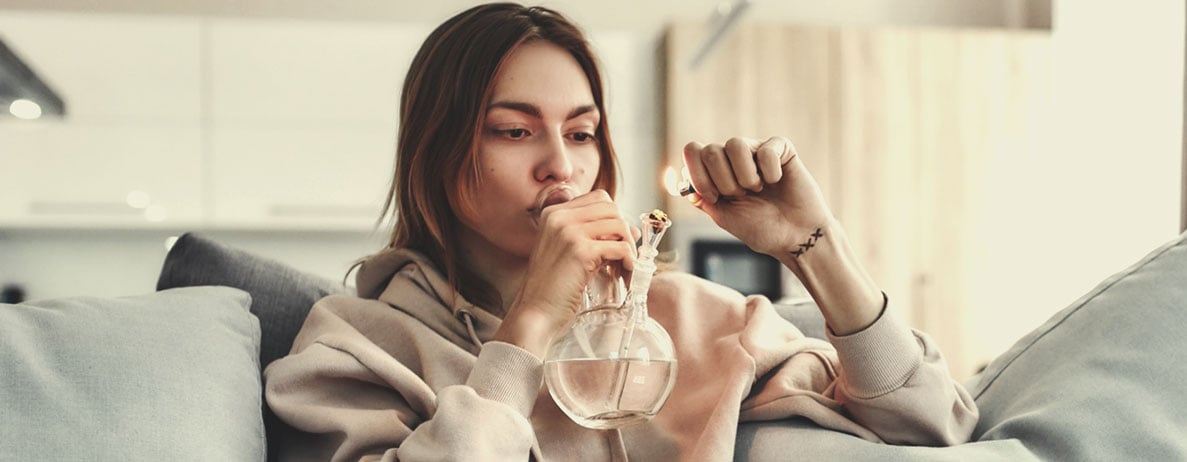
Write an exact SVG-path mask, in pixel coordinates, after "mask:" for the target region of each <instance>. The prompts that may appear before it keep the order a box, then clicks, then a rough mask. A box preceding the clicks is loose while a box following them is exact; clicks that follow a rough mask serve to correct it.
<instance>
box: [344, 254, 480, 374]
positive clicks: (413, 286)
mask: <svg viewBox="0 0 1187 462" xmlns="http://www.w3.org/2000/svg"><path fill="white" fill-rule="evenodd" d="M355 285H356V286H357V288H358V296H359V297H362V298H370V299H377V300H380V301H383V302H385V303H387V304H388V305H391V306H392V307H393V308H395V309H397V310H400V311H402V312H404V313H407V314H408V315H409V316H412V317H413V318H415V319H416V320H418V321H420V322H421V323H424V324H425V325H426V326H428V327H429V328H430V329H432V330H433V331H434V332H436V333H437V334H439V335H441V336H442V337H445V338H447V339H449V341H450V342H453V343H454V344H455V345H458V346H460V347H463V348H466V349H468V350H470V351H472V352H474V353H477V351H478V350H479V349H480V348H481V347H482V343H485V342H487V341H490V339H491V338H492V337H494V334H495V330H497V329H498V328H499V324H500V323H501V322H502V320H501V319H499V318H498V317H497V316H495V315H493V314H491V313H489V312H487V311H486V310H483V309H482V308H479V307H477V306H475V305H473V304H471V303H470V302H468V301H466V299H465V298H463V297H462V295H461V294H459V293H458V292H457V291H455V290H454V289H453V287H452V286H451V285H450V284H449V280H448V279H446V278H445V276H444V275H443V274H441V272H440V271H438V270H437V267H436V266H435V265H434V264H433V263H432V262H430V261H429V259H428V258H426V257H425V256H424V255H422V254H420V253H419V252H416V251H414V250H410V249H387V250H384V251H383V252H380V253H379V254H376V255H374V256H372V257H371V258H368V259H367V260H366V261H364V262H363V264H362V265H361V266H360V267H359V271H358V274H357V275H356V276H355Z"/></svg>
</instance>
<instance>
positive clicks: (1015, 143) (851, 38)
mask: <svg viewBox="0 0 1187 462" xmlns="http://www.w3.org/2000/svg"><path fill="white" fill-rule="evenodd" d="M704 30H705V29H704V27H703V25H702V24H699V23H687V24H677V25H674V26H673V27H672V28H671V29H670V31H669V36H668V44H667V51H668V62H667V66H668V67H667V76H666V83H667V92H666V100H667V114H666V141H665V145H666V147H667V148H666V149H667V150H666V154H665V156H666V160H665V161H664V162H666V163H667V164H669V165H674V166H679V165H682V160H681V158H680V150H681V147H682V146H683V145H684V144H685V143H686V142H687V141H689V140H697V141H701V142H723V141H724V140H725V139H726V138H727V137H729V136H735V135H748V136H754V137H760V138H763V137H767V136H772V135H782V136H787V137H789V138H791V139H792V141H793V142H795V144H796V146H797V149H798V150H799V152H800V155H801V156H803V158H804V160H805V162H806V163H807V165H808V168H809V169H810V170H811V171H812V173H813V175H814V176H815V177H816V179H817V181H819V182H820V183H821V187H822V188H823V189H824V191H825V195H826V198H827V200H828V201H829V203H830V206H831V207H832V208H833V211H834V213H835V214H836V215H837V217H838V219H839V220H840V221H841V222H842V224H843V225H844V226H845V229H846V231H847V232H848V233H849V237H850V239H851V241H852V242H853V245H854V248H855V249H856V251H857V252H858V254H859V256H860V258H861V259H862V261H863V262H864V263H865V264H866V265H867V267H868V269H869V271H870V272H871V274H872V275H873V277H874V278H875V280H877V281H878V283H879V284H880V285H881V286H882V287H883V289H884V290H886V292H887V293H888V294H890V296H891V298H892V299H893V300H895V302H896V309H897V310H898V311H899V314H900V315H901V316H903V317H904V318H905V319H906V320H907V321H908V322H909V323H910V324H911V325H912V326H914V327H916V328H918V329H921V330H923V331H925V332H927V333H929V334H930V335H931V336H932V337H933V338H935V339H936V340H937V342H939V344H940V345H941V347H942V348H943V349H944V352H945V354H946V355H947V356H948V358H949V364H950V365H951V367H952V369H953V373H954V375H956V376H957V377H958V378H963V377H966V376H968V375H971V374H972V373H973V372H974V371H975V369H976V368H977V366H979V365H978V364H974V361H973V360H972V359H971V355H970V354H969V352H968V345H967V343H966V342H965V340H964V339H965V338H966V337H967V334H968V332H969V328H970V326H968V325H967V319H968V316H967V313H968V310H969V307H970V303H969V300H968V299H967V297H966V295H965V293H966V291H965V287H966V286H967V284H968V280H967V279H966V278H967V274H969V271H968V269H969V268H968V265H970V260H969V258H968V255H969V253H970V249H972V248H973V246H978V245H987V243H989V242H991V239H992V236H983V235H980V234H978V233H977V232H976V229H974V228H973V227H974V226H975V225H976V223H977V222H978V221H977V220H978V217H979V216H980V212H981V211H980V209H979V208H980V207H983V206H984V205H983V204H984V203H985V202H986V201H985V197H986V196H985V194H992V191H989V190H988V186H987V185H988V184H989V183H988V181H987V180H986V169H987V166H988V165H990V164H991V163H992V160H993V158H994V156H995V153H997V155H1000V153H1002V152H1003V151H1002V150H1006V149H1017V148H1019V147H1020V146H1021V145H1023V144H1026V143H1032V144H1033V142H1034V138H1035V134H1034V133H1033V125H1034V124H1033V123H1032V122H1033V119H1034V117H1036V114H1047V113H1048V111H1047V110H1046V109H1047V108H1046V106H1045V105H1047V104H1049V98H1048V95H1049V93H1050V54H1049V45H1048V42H1049V35H1047V34H1044V33H1038V32H1019V31H1005V30H997V31H991V30H958V29H934V28H932V29H879V28H854V27H837V28H829V27H802V26H791V25H777V24H743V25H741V26H740V27H739V28H738V29H736V30H735V31H734V33H733V34H732V35H731V36H730V37H728V38H726V39H725V40H723V41H722V42H721V43H720V44H719V48H718V49H717V50H716V51H715V52H714V54H713V55H711V56H710V57H709V59H706V60H704V61H703V63H702V66H701V67H699V68H697V69H690V68H689V66H688V60H689V57H690V56H691V54H692V52H693V50H695V47H697V46H699V45H700V41H701V40H702V37H701V35H700V34H701V33H702V32H703V31H704ZM667 206H668V207H669V210H671V211H673V215H674V217H675V218H676V219H678V220H681V221H684V222H691V223H697V222H707V221H708V219H707V218H705V217H704V216H703V215H702V214H700V213H699V212H697V211H696V210H694V209H692V208H691V207H689V206H688V205H687V204H686V203H684V201H683V200H681V199H678V198H677V199H676V200H672V201H670V203H669V204H667Z"/></svg>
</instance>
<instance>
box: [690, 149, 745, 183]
mask: <svg viewBox="0 0 1187 462" xmlns="http://www.w3.org/2000/svg"><path fill="white" fill-rule="evenodd" d="M701 162H702V163H703V164H704V165H705V170H706V171H708V172H709V178H712V179H713V184H715V185H717V192H719V193H721V195H723V196H741V195H743V194H745V193H746V192H745V191H744V190H742V187H741V186H739V185H738V181H737V180H736V179H735V178H734V169H733V167H730V161H729V158H728V157H726V154H725V148H724V147H723V146H721V145H720V144H710V145H708V146H705V149H704V150H702V151H701Z"/></svg>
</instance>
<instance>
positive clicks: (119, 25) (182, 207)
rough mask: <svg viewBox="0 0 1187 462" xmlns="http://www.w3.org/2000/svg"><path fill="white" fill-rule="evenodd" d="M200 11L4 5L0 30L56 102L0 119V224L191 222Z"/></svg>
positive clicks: (195, 215)
mask: <svg viewBox="0 0 1187 462" xmlns="http://www.w3.org/2000/svg"><path fill="white" fill-rule="evenodd" d="M200 24H201V23H200V21H198V20H187V19H170V18H162V19H159V20H154V21H143V20H139V19H135V18H131V17H124V16H98V17H91V16H87V15H70V14H52V15H49V14H33V13H25V14H18V13H5V14H4V15H0V34H3V36H4V39H5V41H6V42H7V43H8V45H9V47H10V48H12V49H14V50H16V52H17V53H19V54H20V55H21V56H22V57H23V58H24V59H25V60H26V61H27V62H28V64H29V65H30V66H31V67H32V68H33V69H34V70H35V71H36V72H38V73H39V74H40V75H41V76H42V77H43V78H44V79H45V80H47V81H48V83H49V85H51V86H52V87H53V88H55V89H56V90H57V91H58V92H59V93H61V95H62V96H63V98H64V99H65V100H66V101H67V105H68V116H67V117H66V118H65V119H64V120H54V119H48V120H42V121H19V120H12V119H9V120H7V121H5V122H3V123H0V166H2V167H0V169H2V171H3V172H4V176H3V177H4V179H3V181H0V226H5V227H12V226H19V227H37V226H77V225H85V226H106V227H152V226H186V225H189V224H193V223H197V222H198V221H200V220H201V204H200V199H201V193H200V190H201V185H202V175H203V172H202V169H201V163H202V162H201V153H202V152H201V147H200V141H201V135H200V130H199V124H198V123H199V120H200V117H201V112H200V107H201V104H200V91H199V90H200V85H199V77H200V75H201V73H200V72H199V63H200V60H199V55H200V54H199V53H200V48H201V47H200V41H199V39H200V34H199V30H200Z"/></svg>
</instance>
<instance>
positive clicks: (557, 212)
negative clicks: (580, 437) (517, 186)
mask: <svg viewBox="0 0 1187 462" xmlns="http://www.w3.org/2000/svg"><path fill="white" fill-rule="evenodd" d="M638 234H639V230H638V229H637V228H635V227H633V226H631V225H630V224H628V223H627V221H626V220H625V219H624V218H623V217H622V214H621V213H620V212H619V210H618V207H617V206H616V205H615V204H614V201H613V200H611V199H610V195H609V194H607V193H606V192H605V191H602V190H594V191H591V192H589V193H586V194H583V195H581V196H578V197H576V198H574V199H573V200H571V201H568V202H564V203H560V204H556V205H552V206H549V207H546V208H545V209H544V210H543V212H542V213H541V215H540V239H539V240H538V241H537V242H536V247H535V249H533V250H532V255H531V257H530V258H529V260H528V269H527V272H526V274H525V276H524V281H523V285H522V286H521V288H520V290H519V293H518V294H517V295H516V297H515V300H514V301H513V302H512V304H511V306H510V307H509V308H508V310H507V314H506V315H505V316H504V317H503V322H502V324H501V325H500V326H499V330H498V332H496V333H495V337H494V339H495V340H499V341H504V342H507V343H511V344H514V345H517V346H519V347H521V348H524V349H525V350H527V351H529V352H532V353H533V354H535V355H536V356H537V357H540V358H543V357H544V353H545V350H546V349H547V347H548V342H549V341H550V340H551V338H552V336H553V335H555V334H556V333H558V332H559V331H560V330H561V329H563V328H564V327H565V326H566V325H567V324H568V323H569V321H571V320H572V319H573V316H574V315H576V313H577V310H578V309H579V308H580V307H581V302H582V294H583V292H584V290H585V286H586V284H587V283H588V282H589V279H590V275H591V274H593V271H594V270H595V269H597V268H598V267H600V266H601V265H603V264H605V263H606V262H610V261H621V262H622V265H623V269H625V270H627V271H630V270H632V269H633V268H634V258H635V240H636V239H637V236H638Z"/></svg>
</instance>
